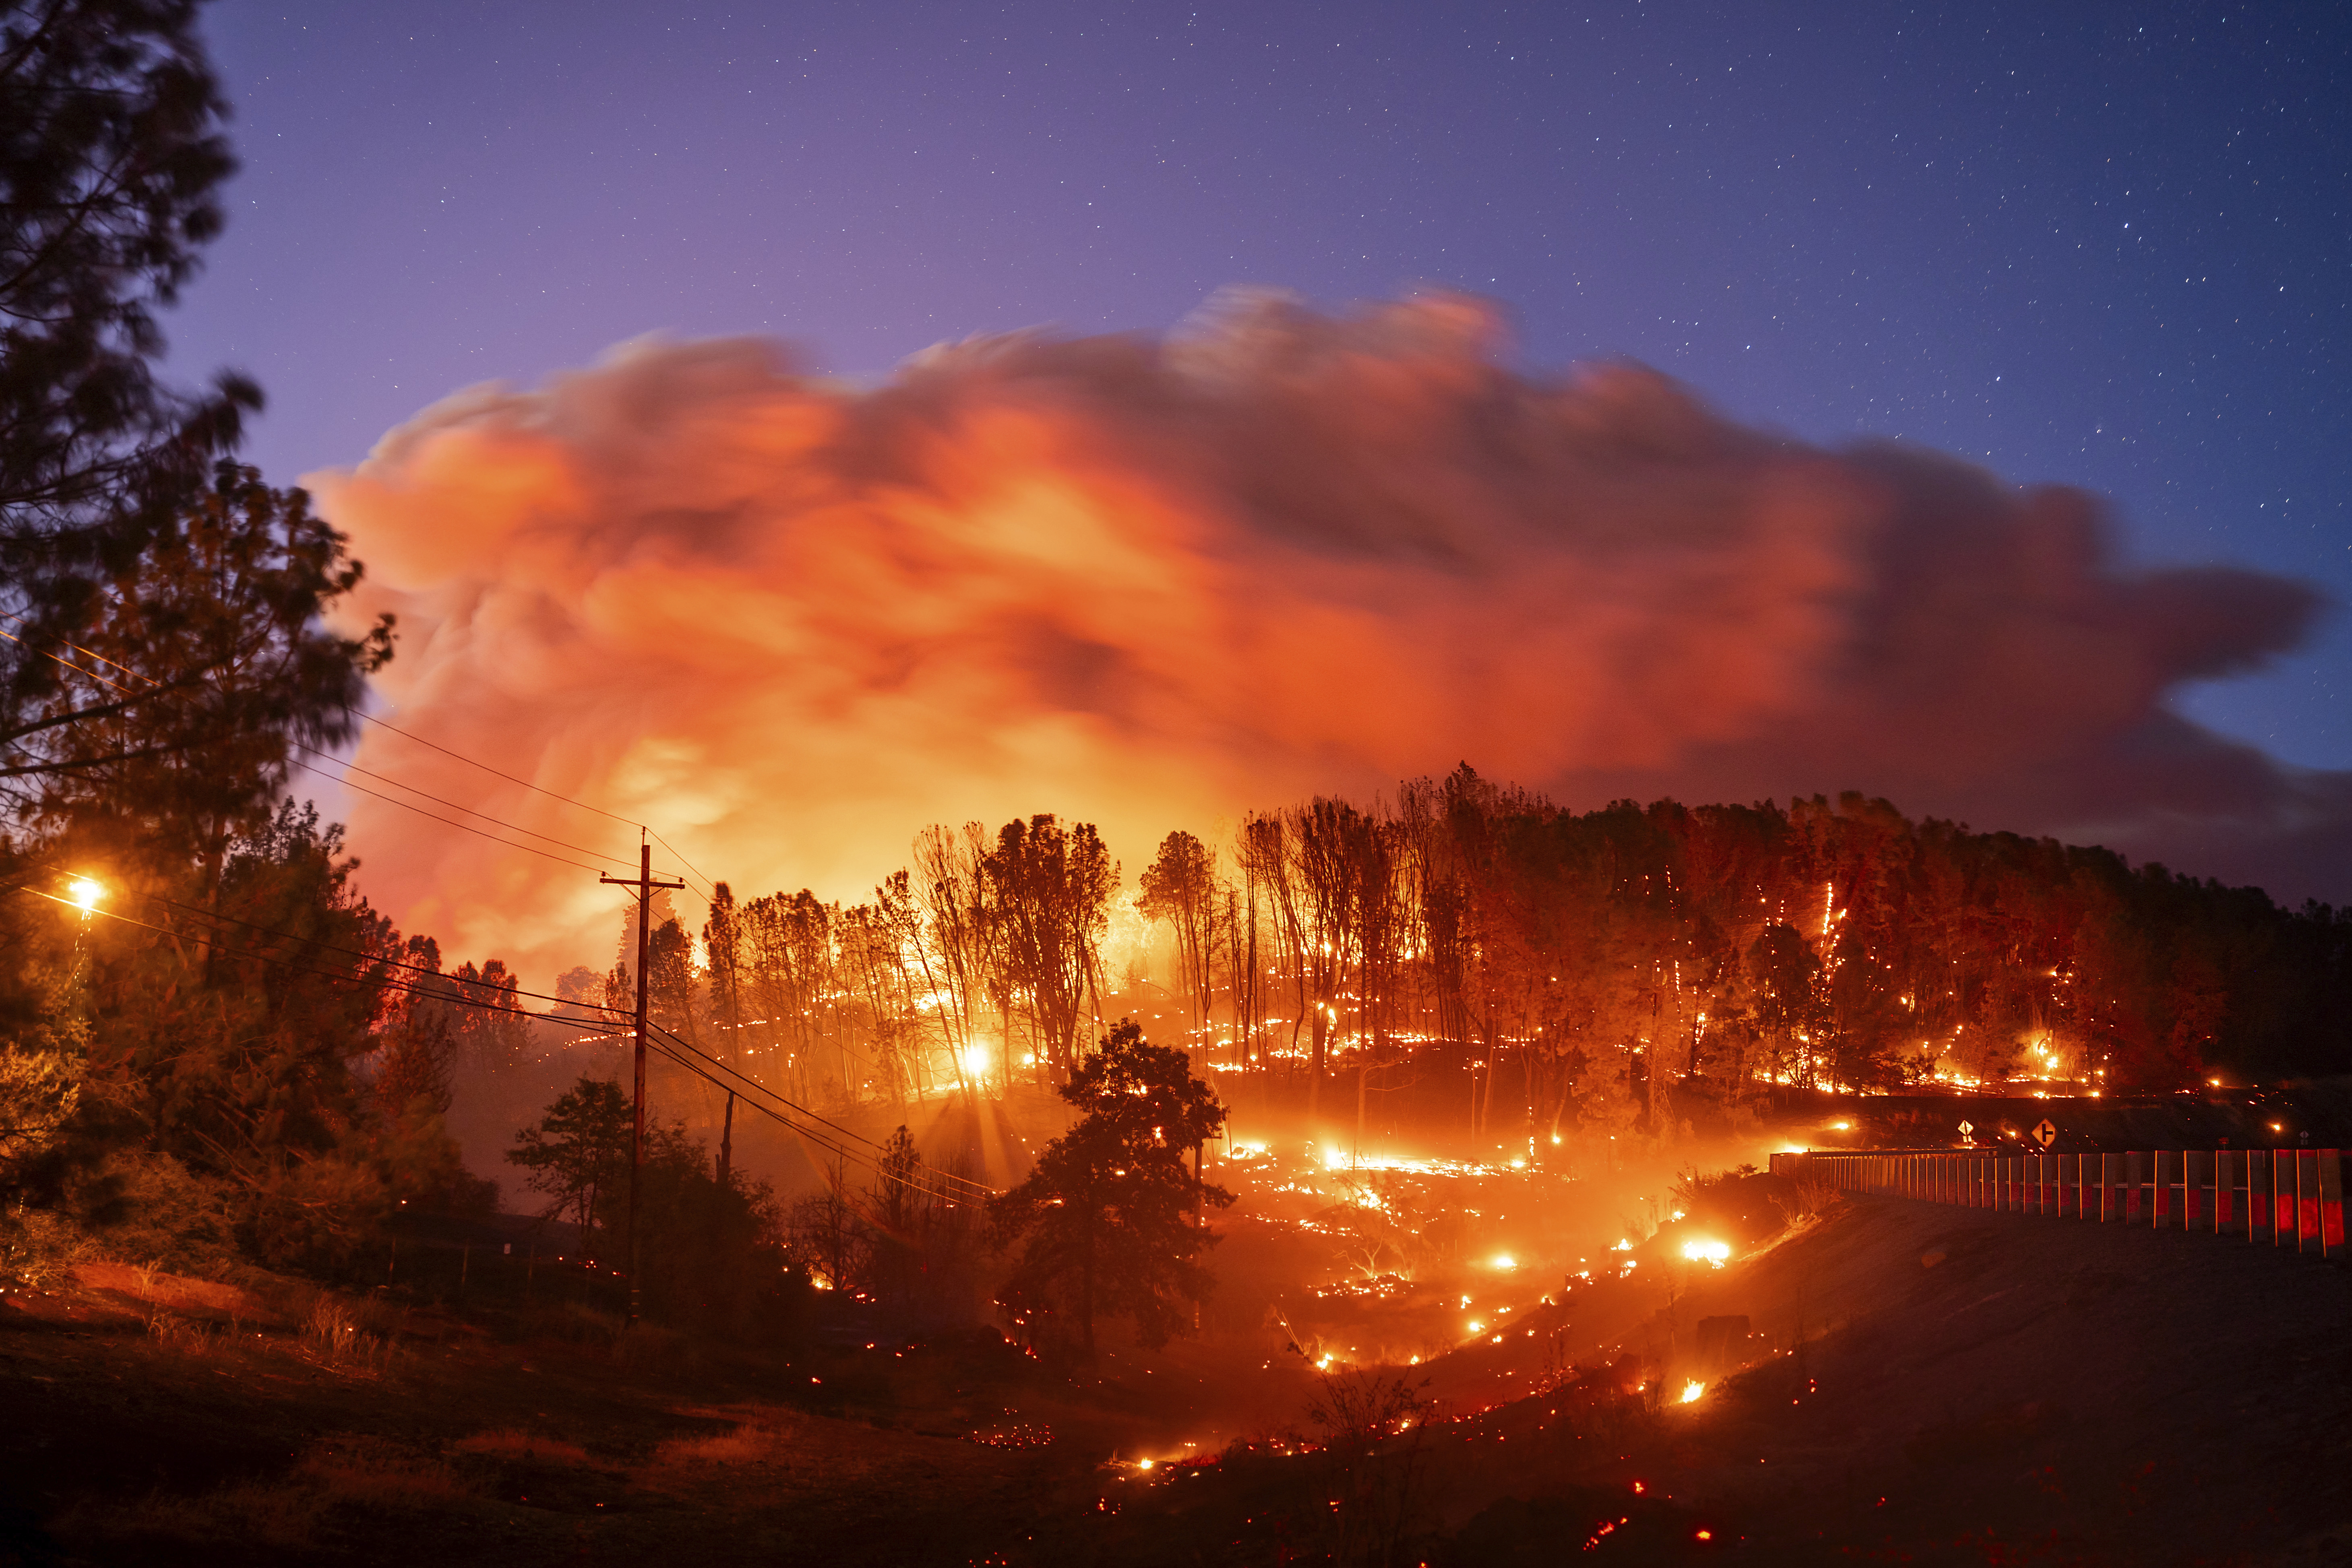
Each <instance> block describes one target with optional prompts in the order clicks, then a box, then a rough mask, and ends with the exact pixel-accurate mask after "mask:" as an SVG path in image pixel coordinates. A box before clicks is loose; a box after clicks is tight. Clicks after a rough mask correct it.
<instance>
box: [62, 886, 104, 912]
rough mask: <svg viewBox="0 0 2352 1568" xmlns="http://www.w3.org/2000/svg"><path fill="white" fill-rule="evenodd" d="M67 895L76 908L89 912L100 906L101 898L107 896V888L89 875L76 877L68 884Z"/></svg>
mask: <svg viewBox="0 0 2352 1568" xmlns="http://www.w3.org/2000/svg"><path fill="white" fill-rule="evenodd" d="M66 897H68V899H71V900H73V906H74V908H76V909H78V910H80V911H81V912H82V913H84V914H88V913H89V911H90V910H94V909H96V908H97V907H98V900H100V899H102V898H104V897H106V888H105V886H104V885H103V884H101V883H99V882H94V881H92V880H91V879H89V878H88V877H76V878H75V879H73V880H72V881H70V882H68V883H67V884H66Z"/></svg>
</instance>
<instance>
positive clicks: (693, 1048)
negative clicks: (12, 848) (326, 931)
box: [21, 887, 994, 1198]
mask: <svg viewBox="0 0 2352 1568" xmlns="http://www.w3.org/2000/svg"><path fill="white" fill-rule="evenodd" d="M21 890H22V891H25V892H29V893H31V894H33V895H34V896H35V897H36V898H42V899H47V900H49V901H50V902H52V903H58V904H63V905H65V906H66V907H67V908H68V909H80V908H81V907H82V906H81V905H79V904H77V903H75V902H74V901H73V900H70V899H61V898H58V896H57V895H56V894H54V893H45V892H42V891H41V890H40V889H37V888H29V887H27V888H23V889H21ZM137 896H139V897H142V898H145V899H147V900H151V901H152V902H155V903H159V904H163V905H165V906H167V907H169V908H171V909H174V910H180V911H182V912H183V913H184V914H188V915H192V916H194V917H195V918H197V919H199V920H206V921H220V922H223V923H226V924H228V925H234V926H241V927H243V928H245V929H246V930H247V931H257V932H260V933H261V934H263V935H265V936H272V937H276V938H278V940H280V941H282V942H297V943H300V944H301V945H303V946H306V947H311V948H315V949H317V950H319V951H320V952H334V953H340V954H342V955H343V956H345V957H350V958H356V959H359V960H361V961H362V962H363V963H372V964H382V965H383V966H385V967H387V968H391V969H401V970H407V971H410V972H412V973H417V974H420V975H429V976H431V977H433V978H434V979H436V980H440V981H443V982H445V983H448V984H465V982H463V981H462V980H461V979H460V978H459V977H458V976H457V975H455V974H452V973H449V972H447V971H445V970H439V969H435V968H432V967H431V966H430V965H427V964H422V963H411V962H409V961H407V960H405V959H398V958H391V957H387V956H385V955H383V954H381V953H372V952H366V951H364V950H363V949H360V948H352V947H344V946H341V945H339V944H337V943H334V942H320V941H318V940H317V939H315V938H311V937H306V936H300V935H298V934H296V933H294V932H291V931H278V930H275V929H273V928H271V927H269V926H265V925H260V924H257V922H255V921H247V920H239V919H238V918H237V917H236V916H234V915H226V914H222V913H220V912H219V911H217V910H205V909H200V908H198V907H197V906H195V905H194V904H184V903H182V902H180V901H179V900H176V899H170V898H166V897H164V896H163V894H161V893H142V894H138V895H137ZM87 912H89V913H93V914H100V915H104V916H106V917H107V918H108V919H110V920H115V921H122V922H124V923H125V924H128V925H134V926H138V927H140V928H141V929H142V930H145V931H155V932H158V933H160V934H162V935H165V936H172V937H178V936H183V935H186V934H189V933H187V932H184V931H173V930H172V929H171V928H170V927H168V926H159V925H154V924H152V923H150V922H148V921H141V920H134V919H132V918H131V916H129V915H124V914H118V913H116V912H115V911H114V910H101V909H98V908H96V907H95V906H92V907H91V908H90V909H89V910H88V911H87ZM230 951H231V952H232V954H233V955H234V956H238V957H244V958H250V959H253V960H255V961H256V962H257V963H274V964H278V965H279V966H280V967H285V968H290V969H296V970H299V971H300V972H301V973H309V974H315V975H319V976H321V977H323V978H326V979H330V980H342V981H346V982H351V983H354V984H356V983H357V979H358V977H357V976H354V975H350V974H339V973H335V972H333V971H331V970H324V969H317V968H312V967H310V966H308V965H303V964H299V963H294V962H293V961H292V960H291V959H289V958H285V957H282V956H279V955H278V954H274V953H268V952H259V951H257V950H255V949H252V948H244V949H231V950H230ZM385 983H386V984H391V985H393V986H394V988H396V989H399V990H402V991H405V992H408V993H410V994H417V995H424V996H428V997H430V998H432V999H434V1000H436V1001H442V1002H447V1003H451V1004H453V1005H459V1006H469V1007H479V1008H485V1009H488V1010H489V1011H493V1012H507V1013H515V1014H519V1015H520V1016H523V1017H526V1018H533V1019H541V1020H548V1021H552V1020H549V1016H548V1015H547V1014H544V1013H534V1012H531V1011H530V1009H529V1008H524V1007H500V1006H498V1005H494V1004H489V1003H484V1002H478V1001H475V1000H473V999H471V998H469V997H467V996H465V995H463V994H457V995H452V994H448V993H446V992H445V991H440V990H430V989H427V988H426V987H425V984H424V983H423V982H421V981H419V982H405V981H400V980H396V979H393V980H387V981H386V982H385ZM499 989H501V990H505V991H507V993H508V994H509V995H513V996H517V997H523V996H528V997H530V998H532V999H534V1000H537V1001H545V1002H552V1003H555V1004H557V1005H568V1006H575V1007H580V1008H583V1009H585V1010H588V1011H592V1012H595V1013H601V1014H604V1015H605V1016H606V1017H607V1019H608V1020H609V1021H613V1022H621V1023H627V1024H629V1025H631V1026H634V1023H635V1015H634V1014H633V1013H632V1012H631V1011H630V1010H628V1009H625V1008H620V1007H615V1006H613V1005H610V1004H609V1003H601V1002H581V1001H577V1000H575V999H573V998H571V997H565V996H551V995H548V994H546V993H544V992H540V991H526V990H524V989H523V988H522V987H520V986H519V985H518V986H512V987H506V986H501V987H499ZM593 1021H594V1020H593V1019H589V1020H583V1022H593ZM615 1032H619V1031H615ZM646 1037H647V1043H648V1044H649V1045H651V1046H653V1047H655V1048H656V1049H658V1050H660V1051H662V1053H663V1054H664V1055H665V1056H667V1057H668V1058H670V1059H672V1060H674V1061H676V1062H677V1064H678V1065H679V1066H681V1067H684V1068H687V1069H688V1071H690V1072H693V1073H694V1074H695V1075H696V1076H697V1077H698V1078H701V1079H704V1080H705V1081H707V1082H709V1083H710V1084H711V1085H712V1086H713V1087H715V1088H719V1089H728V1090H729V1092H730V1093H738V1094H747V1095H748V1094H761V1095H765V1096H767V1097H768V1098H769V1099H771V1100H774V1101H775V1102H776V1103H777V1104H778V1105H781V1106H782V1107H784V1108H785V1109H786V1110H790V1111H792V1112H793V1113H795V1114H797V1115H799V1116H802V1117H805V1118H807V1119H808V1120H809V1121H814V1122H816V1123H818V1124H819V1125H821V1126H823V1127H825V1128H829V1129H831V1130H832V1131H834V1132H835V1133H838V1134H839V1135H840V1137H841V1138H844V1139H848V1140H851V1141H853V1142H857V1143H861V1144H864V1145H865V1146H866V1148H868V1149H872V1150H875V1151H876V1152H877V1153H878V1152H879V1151H880V1149H881V1147H882V1146H881V1145H880V1144H878V1143H877V1142H875V1141H874V1140H873V1139H871V1138H868V1137H866V1135H865V1134H863V1133H861V1132H858V1131H855V1130H853V1129H851V1128H847V1127H844V1126H843V1125H842V1124H841V1123H839V1122H837V1121H833V1120H832V1119H831V1118H829V1117H827V1116H824V1114H822V1113H821V1112H818V1111H815V1110H811V1109H809V1108H808V1107H807V1106H804V1105H802V1104H801V1103H799V1102H798V1101H797V1100H793V1099H792V1098H791V1097H790V1096H788V1095H785V1094H783V1093H782V1092H781V1091H780V1090H778V1089H773V1088H772V1087H770V1086H769V1085H767V1084H765V1083H762V1082H761V1081H760V1080H759V1079H756V1078H753V1077H752V1076H751V1074H749V1073H747V1072H745V1071H743V1070H742V1069H741V1068H737V1067H733V1066H731V1065H730V1064H728V1063H726V1062H722V1061H720V1060H719V1058H716V1057H714V1056H712V1055H710V1054H709V1052H708V1051H705V1050H703V1049H702V1048H701V1047H698V1046H697V1045H695V1044H694V1043H693V1042H692V1041H690V1040H688V1039H686V1038H685V1037H682V1036H680V1035H678V1034H677V1032H675V1031H674V1030H671V1029H669V1028H668V1027H667V1026H664V1025H662V1024H659V1023H657V1022H656V1021H654V1020H652V1019H647V1020H646ZM681 1053H686V1054H681ZM688 1054H690V1055H691V1056H693V1057H695V1058H700V1060H701V1061H702V1062H704V1063H707V1064H709V1068H717V1069H719V1071H721V1072H724V1073H726V1074H727V1075H728V1076H729V1077H730V1078H732V1079H736V1080H737V1082H738V1083H740V1085H741V1086H742V1088H741V1089H735V1088H732V1087H731V1086H730V1085H729V1084H726V1083H724V1082H722V1081H720V1080H719V1079H718V1078H717V1077H716V1076H714V1075H713V1074H712V1073H711V1072H710V1071H709V1070H708V1069H707V1068H704V1067H699V1066H697V1065H696V1064H695V1063H694V1062H692V1061H689V1060H688V1059H687V1055H688ZM746 1103H747V1104H750V1105H751V1106H752V1107H753V1109H755V1110H761V1111H762V1112H764V1113H766V1114H768V1115H770V1116H772V1117H773V1118H774V1119H775V1120H777V1121H782V1122H784V1123H785V1124H786V1125H788V1126H793V1127H794V1128H795V1130H796V1131H800V1132H801V1133H803V1135H804V1136H807V1137H810V1138H813V1139H814V1140H816V1141H817V1142H822V1143H824V1144H827V1145H828V1146H835V1150H836V1152H840V1153H843V1154H844V1155H845V1157H846V1158H850V1159H853V1160H855V1161H856V1162H857V1163H859V1164H861V1165H868V1166H872V1167H873V1168H874V1169H876V1170H877V1171H881V1172H882V1173H884V1174H885V1175H888V1174H889V1173H888V1172H887V1170H885V1169H884V1168H883V1167H882V1166H881V1165H879V1164H878V1163H877V1162H876V1161H875V1159H874V1158H873V1157H871V1156H867V1155H864V1154H860V1153H858V1152H856V1151H854V1150H850V1149H848V1148H847V1147H846V1146H845V1145H840V1144H839V1143H838V1141H837V1140H835V1139H833V1138H828V1137H826V1136H825V1135H824V1133H822V1132H817V1131H814V1130H813V1129H808V1128H802V1127H799V1126H798V1125H797V1124H796V1123H794V1122H793V1121H792V1119H791V1118H790V1117H788V1116H785V1115H784V1114H782V1112H780V1111H777V1110H772V1109H771V1108H769V1107H767V1106H764V1105H761V1104H760V1103H759V1102H758V1101H757V1100H749V1099H748V1098H747V1100H746ZM936 1174H937V1175H938V1176H939V1178H940V1180H941V1181H942V1182H944V1183H951V1184H954V1185H956V1186H957V1187H960V1188H961V1189H964V1192H963V1195H965V1196H967V1197H973V1198H978V1197H984V1196H987V1195H990V1194H992V1193H993V1192H994V1189H993V1188H992V1187H989V1186H987V1185H986V1184H982V1183H979V1182H974V1181H971V1179H969V1178H968V1177H963V1176H958V1175H955V1174H953V1173H950V1172H945V1171H938V1172H936ZM893 1179H897V1178H895V1177H894V1178H893Z"/></svg>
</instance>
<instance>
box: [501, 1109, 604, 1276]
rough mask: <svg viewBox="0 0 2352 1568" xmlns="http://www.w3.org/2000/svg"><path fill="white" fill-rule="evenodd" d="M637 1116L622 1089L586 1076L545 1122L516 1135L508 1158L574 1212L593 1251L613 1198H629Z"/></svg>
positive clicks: (558, 1205)
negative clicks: (601, 1220)
mask: <svg viewBox="0 0 2352 1568" xmlns="http://www.w3.org/2000/svg"><path fill="white" fill-rule="evenodd" d="M632 1127H633V1113H632V1112H631V1110H630V1108H629V1101H628V1098H627V1097H626V1096H625V1095H624V1094H623V1093H622V1092H621V1086H620V1085H619V1084H617V1083H614V1082H613V1081H611V1080H610V1079H595V1078H583V1079H581V1080H580V1081H579V1082H577V1083H575V1084H573V1085H572V1087H571V1088H570V1089H565V1090H564V1091H563V1092H562V1094H560V1095H558V1096H557V1097H556V1099H555V1102H554V1103H553V1104H552V1105H550V1106H549V1107H548V1108H547V1112H546V1114H545V1115H543V1116H541V1118H540V1119H539V1121H537V1122H536V1123H535V1124H533V1125H531V1126H530V1127H526V1128H524V1129H523V1130H522V1131H520V1132H517V1133H516V1134H515V1142H514V1147H513V1148H511V1149H509V1150H508V1151H507V1159H508V1160H509V1162H511V1163H514V1164H517V1165H520V1166H521V1167H522V1168H523V1169H524V1170H526V1171H528V1172H530V1184H531V1186H532V1187H533V1188H534V1189H536V1190H537V1191H539V1192H542V1193H545V1194H548V1195H549V1196H550V1197H551V1198H553V1199H554V1200H555V1206H554V1209H553V1211H552V1212H554V1213H556V1214H562V1213H564V1212H566V1211H569V1212H570V1213H571V1215H572V1223H573V1224H575V1225H577V1226H579V1227H580V1234H581V1237H582V1240H583V1243H584V1244H585V1245H586V1246H588V1247H594V1246H595V1245H596V1243H595V1239H594V1238H595V1236H596V1234H597V1229H598V1222H599V1220H600V1219H601V1218H602V1217H603V1216H604V1215H606V1214H609V1213H611V1212H614V1211H613V1209H612V1206H611V1202H610V1200H614V1199H618V1200H620V1201H622V1202H624V1203H625V1201H626V1198H627V1195H628V1179H629V1138H630V1133H631V1131H632Z"/></svg>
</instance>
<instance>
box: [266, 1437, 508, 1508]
mask: <svg viewBox="0 0 2352 1568" xmlns="http://www.w3.org/2000/svg"><path fill="white" fill-rule="evenodd" d="M294 1473H295V1474H296V1475H297V1476H298V1477H299V1478H301V1479H303V1480H307V1481H309V1482H310V1483H311V1484H312V1485H314V1486H316V1487H317V1488H318V1489H320V1490H321V1491H323V1492H324V1493H326V1495H327V1496H328V1497H329V1498H330V1499H331V1500H334V1501H337V1502H356V1503H366V1504H371V1505H373V1506H375V1507H379V1508H382V1507H393V1508H420V1507H426V1506H438V1505H440V1504H443V1503H447V1502H454V1501H456V1500H457V1499H459V1498H462V1497H466V1496H467V1495H469V1494H470V1492H471V1489H470V1488H469V1487H467V1485H466V1483H465V1481H464V1480H463V1479H460V1478H459V1476H458V1474H457V1471H456V1470H454V1469H452V1468H449V1467H448V1466H447V1465H445V1464H443V1463H442V1462H441V1461H440V1460H438V1459H424V1458H415V1457H414V1456H411V1455H408V1454H404V1453H402V1452H400V1451H399V1450H398V1449H395V1448H392V1447H386V1446H385V1445H383V1444H381V1443H375V1442H370V1441H368V1440H366V1439H363V1438H348V1439H343V1440H340V1441H336V1442H330V1443H321V1444H320V1445H319V1446H318V1447H315V1448H313V1449H311V1450H310V1452H309V1453H308V1454H306V1455H304V1456H303V1457H302V1462H301V1463H300V1464H299V1465H298V1466H297V1467H295V1472H294Z"/></svg>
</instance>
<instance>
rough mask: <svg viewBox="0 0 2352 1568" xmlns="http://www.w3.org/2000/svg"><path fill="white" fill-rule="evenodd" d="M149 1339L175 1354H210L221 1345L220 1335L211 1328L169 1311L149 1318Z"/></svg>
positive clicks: (153, 1343)
mask: <svg viewBox="0 0 2352 1568" xmlns="http://www.w3.org/2000/svg"><path fill="white" fill-rule="evenodd" d="M147 1340H148V1342H149V1343H150V1344H152V1345H153V1346H154V1347H155V1348H156V1349H157V1350H160V1351H164V1352H169V1353H171V1354H173V1355H185V1356H200V1355H208V1354H210V1353H211V1352H213V1351H215V1350H216V1349H218V1348H219V1345H220V1336H219V1335H218V1334H217V1333H215V1331H213V1330H211V1329H210V1328H207V1327H206V1326H205V1325H204V1324H202V1323H196V1322H191V1321H188V1320H187V1319H185V1318H180V1317H174V1316H173V1314H171V1313H169V1312H158V1313H156V1314H155V1315H154V1316H153V1317H152V1318H150V1319H148V1320H147Z"/></svg>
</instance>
